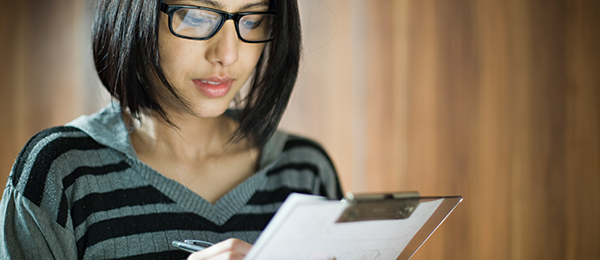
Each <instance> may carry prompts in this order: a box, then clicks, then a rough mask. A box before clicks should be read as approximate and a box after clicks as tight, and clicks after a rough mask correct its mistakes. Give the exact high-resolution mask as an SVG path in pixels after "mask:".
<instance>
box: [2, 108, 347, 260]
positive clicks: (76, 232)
mask: <svg viewBox="0 0 600 260" xmlns="http://www.w3.org/2000/svg"><path fill="white" fill-rule="evenodd" d="M259 165H260V170H259V171H257V172H256V173H255V174H254V175H253V176H252V177H250V178H249V179H247V180H246V181H245V182H243V183H242V184H240V185H239V186H237V187H236V188H234V189H233V190H232V191H230V192H229V193H227V194H226V195H225V196H224V197H223V198H221V199H220V200H219V201H218V202H217V203H215V204H214V205H213V204H211V203H209V202H208V201H206V200H204V199H202V198H201V197H200V196H198V195H197V194H196V193H194V192H192V191H190V190H189V189H187V188H186V187H184V186H183V185H181V184H179V183H178V182H176V181H173V180H171V179H168V178H166V177H164V176H163V175H161V174H160V173H158V172H156V171H155V170H153V169H152V168H150V167H149V166H147V165H146V164H144V163H143V162H141V161H140V160H139V159H138V158H137V156H136V154H135V151H134V149H133V147H132V146H131V142H130V140H129V134H128V131H127V128H126V126H125V124H124V123H123V120H122V118H121V114H120V109H119V108H118V106H117V105H109V106H108V107H106V108H105V109H103V110H102V111H100V112H98V113H96V114H94V115H91V116H83V117H80V118H78V119H76V120H75V121H73V122H71V123H69V124H68V125H67V126H63V127H55V128H51V129H47V130H45V131H42V132H40V133H39V134H37V135H36V136H34V137H33V138H32V139H31V140H30V141H29V142H28V143H27V144H26V145H25V147H24V148H23V150H22V151H21V153H20V154H19V157H18V158H17V160H16V162H15V164H14V166H13V168H12V171H11V173H10V176H9V178H8V181H7V185H6V188H5V190H4V194H3V197H2V201H1V204H0V210H1V211H2V212H1V213H0V214H1V215H0V218H1V219H0V220H1V221H2V226H1V227H0V237H1V238H0V243H1V245H0V258H2V259H5V258H9V259H183V258H185V257H187V254H186V253H185V252H182V251H179V250H177V249H175V248H173V247H171V245H170V244H171V241H173V240H185V239H199V240H205V241H210V242H213V243H216V242H219V241H222V240H225V239H227V238H232V237H235V238H239V239H242V240H245V241H247V242H250V243H253V242H254V241H255V240H256V239H257V238H258V236H259V235H260V233H261V231H262V230H263V229H264V228H265V227H266V225H267V223H268V222H269V220H270V219H271V218H272V216H273V214H274V213H275V211H276V210H277V209H278V207H279V206H280V205H281V203H282V202H283V200H284V199H285V198H286V197H287V196H288V195H289V194H290V193H291V192H300V193H307V194H318V195H323V196H327V197H329V198H332V199H339V198H341V196H342V192H341V189H340V185H339V181H338V179H337V175H336V173H335V170H334V167H333V164H332V163H331V160H330V159H329V157H328V156H327V154H326V153H325V151H324V150H323V149H322V148H321V146H319V145H318V144H317V143H315V142H313V141H311V140H308V139H305V138H301V137H298V136H294V135H290V134H286V133H284V132H282V131H277V132H276V133H275V134H274V135H273V137H272V138H271V140H270V141H269V142H268V143H267V144H266V145H265V147H264V148H263V151H262V155H261V158H260V164H259Z"/></svg>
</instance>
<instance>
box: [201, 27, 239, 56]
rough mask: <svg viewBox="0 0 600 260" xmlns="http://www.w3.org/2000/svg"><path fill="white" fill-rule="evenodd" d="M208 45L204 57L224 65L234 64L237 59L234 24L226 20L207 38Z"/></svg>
mask: <svg viewBox="0 0 600 260" xmlns="http://www.w3.org/2000/svg"><path fill="white" fill-rule="evenodd" d="M208 41H209V44H210V47H209V48H208V50H207V53H206V59H207V60H208V61H210V62H212V63H216V64H220V65H222V66H224V67H227V66H230V65H232V64H234V63H235V62H236V61H237V59H238V44H240V41H239V40H238V36H237V32H236V31H235V24H234V23H233V21H227V22H225V24H223V27H222V28H221V30H219V32H218V33H217V34H216V35H215V36H213V37H212V38H211V39H209V40H208Z"/></svg>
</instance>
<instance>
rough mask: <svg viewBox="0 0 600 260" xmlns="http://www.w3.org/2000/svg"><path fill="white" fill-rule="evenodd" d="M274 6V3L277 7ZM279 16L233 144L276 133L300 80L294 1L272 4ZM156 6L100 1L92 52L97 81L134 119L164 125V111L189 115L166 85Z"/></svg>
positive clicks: (127, 0)
mask: <svg viewBox="0 0 600 260" xmlns="http://www.w3.org/2000/svg"><path fill="white" fill-rule="evenodd" d="M274 1H277V3H275V2H274ZM271 8H272V9H274V11H275V12H276V14H277V16H276V18H275V21H274V29H273V34H274V39H273V40H272V41H271V42H269V43H267V45H266V46H265V50H264V51H263V53H262V55H261V57H260V59H259V61H258V63H257V65H256V69H255V72H254V75H253V77H252V79H251V80H252V82H251V83H252V84H251V87H250V90H249V92H248V95H247V97H246V99H244V100H243V104H244V108H243V110H242V111H240V117H239V120H240V121H239V123H240V125H239V128H238V129H237V131H236V132H235V135H234V137H235V139H236V140H240V139H242V138H245V137H247V138H248V139H249V140H250V141H251V142H252V144H254V145H258V146H263V145H264V144H265V143H266V142H267V140H268V139H269V138H270V137H271V135H272V134H273V132H274V131H275V130H276V129H277V126H278V125H279V121H280V120H281V117H282V115H283V112H284V110H285V108H286V107H287V104H288V101H289V98H290V95H291V93H292V89H293V88H294V84H295V82H296V78H297V76H298V68H299V63H300V49H301V29H300V15H299V12H298V4H297V2H296V0H271ZM159 17H160V11H159V1H158V0H152V1H139V0H98V6H97V14H96V18H95V20H94V26H93V31H92V36H93V39H92V48H93V55H94V62H95V65H96V70H97V71H98V76H99V77H100V80H101V81H102V83H103V85H104V86H105V87H106V89H108V91H109V92H110V93H111V95H112V96H113V97H114V98H116V99H117V100H119V102H120V105H121V107H122V108H123V110H125V109H127V110H129V112H130V113H131V115H132V116H134V117H135V118H139V116H140V113H142V112H144V111H154V112H155V113H157V114H158V115H159V116H160V117H161V118H162V119H164V120H165V121H166V122H168V123H170V124H172V122H171V120H170V119H169V118H168V117H167V114H166V112H165V107H167V108H171V109H179V110H181V111H187V112H190V111H191V110H190V108H189V104H188V103H187V102H186V100H184V99H183V98H182V97H181V96H180V95H178V93H177V91H176V90H175V89H174V88H173V87H172V86H171V84H170V83H169V82H168V80H167V78H166V76H165V74H164V72H163V70H162V68H161V65H160V62H159V52H158V28H159V24H158V21H159Z"/></svg>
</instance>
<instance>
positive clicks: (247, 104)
mask: <svg viewBox="0 0 600 260" xmlns="http://www.w3.org/2000/svg"><path fill="white" fill-rule="evenodd" d="M97 12H98V13H97V18H96V20H95V23H94V31H93V36H94V38H93V52H94V59H95V64H96V68H97V71H98V75H99V76H100V79H101V80H102V83H103V84H104V86H105V87H106V88H107V89H108V90H109V92H110V93H111V94H112V96H113V97H114V101H113V102H112V104H110V105H109V106H107V107H106V108H104V109H103V110H101V111H99V112H98V113H96V114H94V115H91V116H83V117H80V118H78V119H76V120H75V121H73V122H71V123H69V124H68V125H67V126H64V127H56V128H51V129H48V130H45V131H42V132H41V133H39V134H37V135H36V136H34V137H33V138H32V139H31V140H30V141H29V142H28V143H27V144H26V145H25V148H24V149H23V150H22V151H21V153H20V155H19V157H18V158H17V160H16V162H15V165H14V166H13V169H12V171H11V174H10V177H9V180H8V183H7V186H6V189H5V191H4V195H3V198H2V203H1V205H0V206H1V209H2V211H3V215H4V217H3V222H4V223H3V224H2V227H1V229H2V232H1V236H2V239H1V241H3V242H2V246H1V247H0V255H7V256H10V257H12V258H15V259H48V258H54V259H76V258H77V259H147V258H150V259H182V258H185V257H188V254H186V253H185V252H183V251H180V250H177V249H176V248H174V247H172V246H171V242H172V241H173V240H179V241H181V240H186V239H196V240H204V241H208V242H211V243H216V245H214V246H212V247H209V248H208V249H206V250H203V251H200V252H197V253H194V254H192V255H189V259H242V258H243V256H244V255H245V254H246V253H247V252H248V250H249V249H250V248H251V244H252V243H253V242H254V241H255V240H256V239H257V237H258V235H259V234H260V232H261V231H262V230H263V229H264V228H265V227H266V225H267V223H268V222H269V220H270V219H271V217H272V216H273V214H274V212H275V211H276V210H277V208H278V207H279V205H280V204H281V202H282V201H283V200H284V199H285V198H286V197H287V195H289V194H290V193H291V192H302V193H309V194H318V195H323V196H327V197H329V198H335V199H339V198H340V197H341V196H342V192H341V189H340V186H339V182H338V179H337V175H336V173H335V170H334V168H333V165H332V163H331V161H330V160H329V157H328V156H327V154H326V153H325V152H324V151H323V149H322V148H321V147H320V146H319V145H318V144H316V143H314V142H312V141H310V140H307V139H304V138H301V137H297V136H293V135H289V134H286V133H284V132H282V131H276V127H277V125H278V123H279V120H280V118H281V115H282V114H283V111H284V109H285V107H286V105H287V102H288V100H289V96H290V94H291V91H292V88H293V85H294V82H295V80H296V76H297V71H298V63H299V54H300V41H301V38H300V23H299V14H298V9H297V3H296V1H295V0H280V1H279V0H278V1H276V0H271V2H269V1H268V0H181V1H166V3H164V2H159V1H137V0H129V1H126V0H121V1H118V0H99V1H98V9H97ZM246 83H248V85H249V90H248V91H247V94H243V95H242V94H241V93H240V90H241V89H242V86H244V85H245V84H246ZM232 101H233V103H235V104H237V109H230V104H231V103H232Z"/></svg>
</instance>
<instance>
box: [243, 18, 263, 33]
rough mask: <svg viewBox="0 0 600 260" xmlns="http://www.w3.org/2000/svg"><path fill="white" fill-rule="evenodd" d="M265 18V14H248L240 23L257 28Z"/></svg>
mask: <svg viewBox="0 0 600 260" xmlns="http://www.w3.org/2000/svg"><path fill="white" fill-rule="evenodd" d="M263 20H264V16H263V15H246V16H244V17H243V18H242V20H240V25H241V26H243V27H244V28H246V29H250V30H251V29H256V28H258V27H260V25H261V24H262V22H263Z"/></svg>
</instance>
